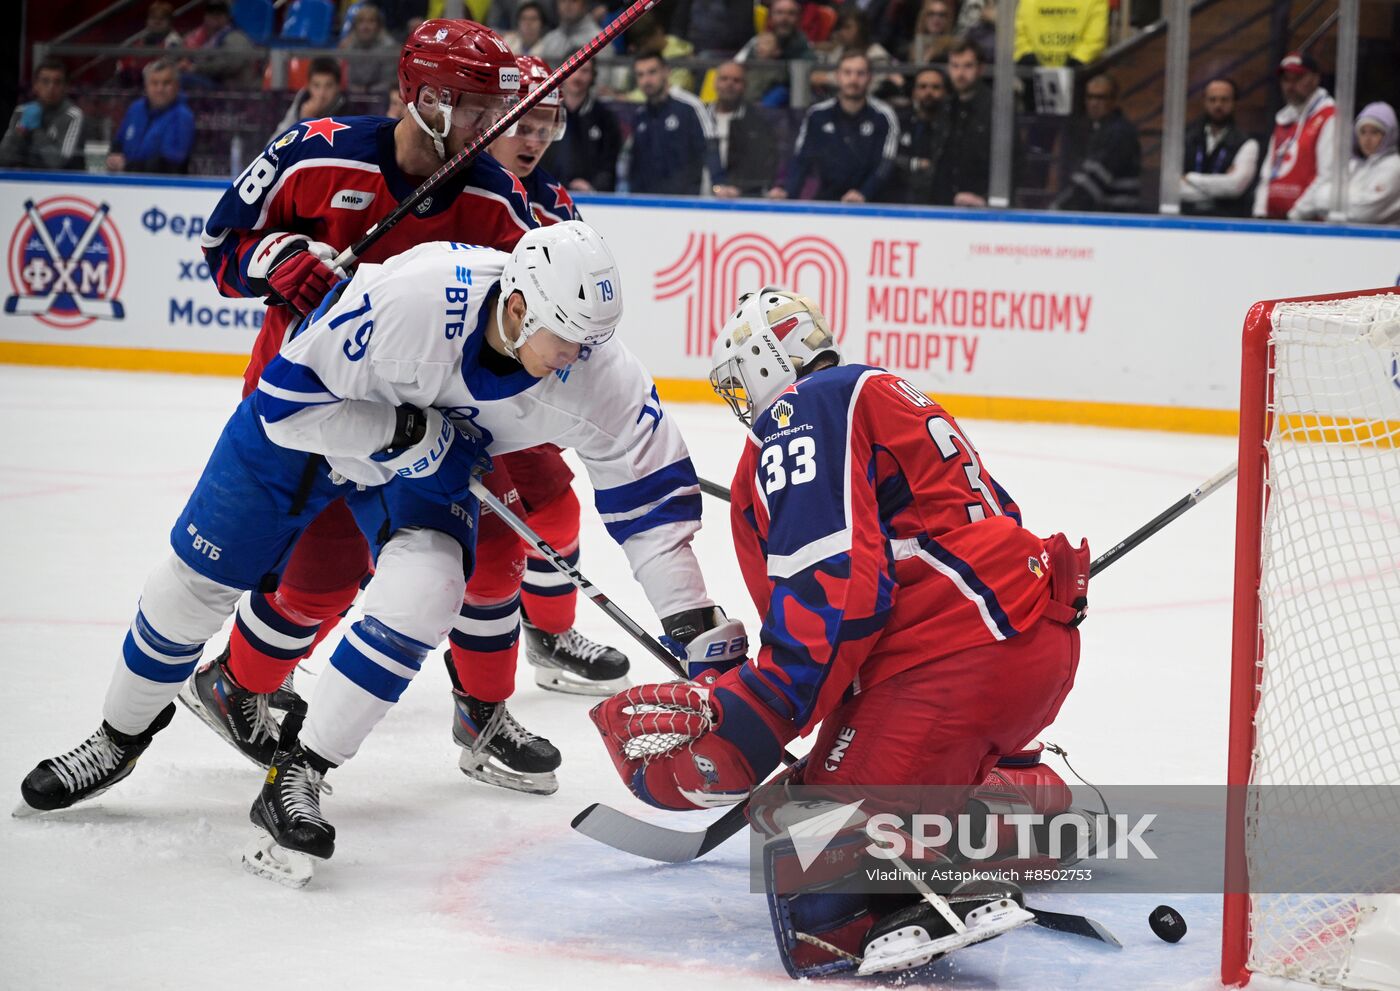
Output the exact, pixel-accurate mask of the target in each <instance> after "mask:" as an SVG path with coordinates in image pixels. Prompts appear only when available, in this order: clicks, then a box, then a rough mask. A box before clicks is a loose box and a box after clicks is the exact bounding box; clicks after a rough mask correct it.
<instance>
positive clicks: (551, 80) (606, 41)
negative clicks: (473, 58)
mask: <svg viewBox="0 0 1400 991" xmlns="http://www.w3.org/2000/svg"><path fill="white" fill-rule="evenodd" d="M656 4H657V0H636V2H635V3H633V4H632V5H631V6H629V7H628V8H627V9H626V10H624V11H623V12H622V13H620V14H618V15H617V17H616V18H615V19H614V20H612V21H609V22H608V26H607V27H605V28H603V30H602V31H600V32H598V35H597V36H596V37H595V38H594V39H593V40H592V41H590V42H589V43H588V44H586V45H584V46H583V47H582V48H580V49H579V50H578V51H576V52H574V54H572V55H570V56H569V57H568V58H566V59H565V60H564V61H563V63H562V64H561V65H560V66H559V68H557V69H555V70H554V71H553V72H551V73H550V74H549V75H548V76H547V77H546V78H545V80H544V82H542V83H540V84H539V85H538V86H536V87H535V88H534V89H532V90H530V92H529V93H526V94H525V96H524V97H522V98H521V99H520V100H519V101H518V102H516V103H514V104H512V105H511V107H510V109H509V110H507V111H506V112H505V113H504V114H502V115H501V119H500V120H498V121H496V123H494V124H492V125H491V126H490V127H488V128H487V129H486V130H484V131H482V132H481V133H480V134H479V135H477V138H476V140H475V141H473V142H472V143H471V144H469V145H467V146H466V147H465V148H463V149H462V150H461V151H459V152H457V154H455V155H453V156H452V157H451V158H449V159H448V160H447V161H446V162H443V163H442V166H441V167H440V168H439V169H438V170H437V171H436V172H434V173H433V174H432V175H430V176H428V178H427V179H425V180H424V181H423V185H421V186H419V187H418V188H417V189H415V190H414V191H413V192H412V193H411V194H410V195H409V197H408V199H406V200H404V201H403V202H401V203H400V204H399V205H398V206H396V207H394V209H393V211H392V212H391V213H390V214H389V215H388V216H387V217H385V218H384V219H383V220H381V221H379V222H378V223H376V224H374V226H372V227H371V228H370V229H369V230H367V231H365V232H364V234H363V235H361V237H360V239H359V240H358V241H356V242H355V243H354V244H352V245H351V246H350V247H348V248H346V249H345V250H344V251H342V252H341V253H340V254H339V255H337V256H336V259H335V263H336V265H338V266H340V267H341V268H347V267H348V266H350V265H353V264H354V263H355V259H356V258H359V257H360V256H361V255H363V254H364V253H365V252H366V251H368V250H369V249H370V247H371V246H372V245H373V244H374V242H376V241H378V240H379V239H380V238H381V237H383V236H384V235H385V234H387V233H388V232H389V229H390V228H391V227H393V226H394V225H395V224H397V223H398V222H399V221H400V220H402V219H403V218H404V217H406V216H408V215H409V214H410V213H412V212H413V209H414V208H415V207H416V206H418V204H419V203H421V202H423V199H424V197H426V196H428V195H429V194H430V193H432V191H433V190H435V189H437V188H438V187H439V186H441V185H442V184H443V183H444V182H446V181H447V180H448V179H451V178H452V177H453V176H454V175H457V174H458V173H460V172H461V171H462V170H463V169H465V168H466V167H467V166H468V165H470V164H471V162H472V161H473V160H474V159H475V158H476V157H477V156H478V155H480V154H481V153H482V152H483V151H485V150H486V147H487V146H488V145H489V144H491V142H493V141H495V140H496V139H497V138H499V137H501V136H502V135H503V134H505V133H506V132H507V131H509V130H510V129H511V128H512V127H514V126H515V122H516V121H518V120H519V119H520V118H521V117H524V116H525V115H526V114H527V113H529V112H530V110H531V109H533V108H534V106H535V105H536V104H537V103H539V102H540V101H541V100H543V99H544V98H545V96H547V95H548V94H549V93H550V92H552V91H553V90H554V89H555V88H556V87H558V85H559V84H560V83H562V82H563V81H564V80H565V79H568V78H569V77H570V76H572V75H573V74H574V72H575V70H577V69H578V67H579V66H581V65H583V63H585V62H587V61H588V60H589V59H591V58H592V57H593V56H595V55H597V54H598V53H599V52H601V51H602V50H603V49H604V48H606V47H607V46H608V45H610V44H612V42H613V39H615V38H616V37H617V36H618V35H620V34H622V32H624V31H626V30H627V29H628V28H630V27H631V26H632V25H633V24H634V23H635V22H636V20H637V18H639V17H641V16H642V15H643V14H645V13H646V12H647V11H648V10H650V9H651V8H652V7H654V6H656ZM614 618H615V617H614ZM629 632H630V631H629ZM634 635H635V634H634Z"/></svg>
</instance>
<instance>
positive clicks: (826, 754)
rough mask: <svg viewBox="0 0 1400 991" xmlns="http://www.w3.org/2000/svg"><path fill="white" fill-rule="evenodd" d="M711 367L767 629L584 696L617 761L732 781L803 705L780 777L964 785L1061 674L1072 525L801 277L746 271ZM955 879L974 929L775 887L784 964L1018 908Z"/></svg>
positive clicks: (722, 783)
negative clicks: (652, 680)
mask: <svg viewBox="0 0 1400 991" xmlns="http://www.w3.org/2000/svg"><path fill="white" fill-rule="evenodd" d="M711 384H712V385H713V386H714V388H715V390H716V391H717V392H718V393H719V394H720V395H721V396H722V397H724V398H725V399H726V400H727V401H728V402H729V404H730V406H731V407H732V408H733V410H734V412H735V413H736V414H737V415H738V416H739V418H740V420H741V421H743V423H744V425H745V426H746V428H747V429H748V437H747V439H746V443H745V445H744V452H743V455H742V456H741V458H740V461H739V465H738V469H737V470H736V472H735V475H734V480H733V488H732V507H731V513H732V515H731V522H732V526H733V532H734V543H735V548H736V551H737V554H738V559H739V563H740V566H741V568H742V570H743V574H744V580H745V583H746V584H747V586H748V588H749V593H750V595H751V596H752V598H753V601H754V603H755V605H756V607H757V609H758V612H759V615H760V616H761V617H762V620H763V626H762V635H761V644H762V646H761V648H760V649H759V651H758V653H757V656H756V657H754V658H753V659H752V660H750V661H748V662H746V663H742V664H740V665H739V666H737V667H733V668H731V669H729V670H723V671H721V670H716V671H712V672H710V673H709V674H708V675H705V676H702V677H701V678H699V679H697V680H695V681H691V682H673V683H671V684H666V685H642V686H638V687H636V688H632V689H629V690H627V691H626V692H623V693H621V694H619V695H617V696H615V697H614V698H612V699H609V700H608V701H606V702H603V703H601V704H600V705H598V706H597V707H596V708H595V709H594V711H593V713H592V715H593V719H594V722H595V723H596V724H597V725H598V727H599V729H600V730H601V732H602V734H603V737H604V740H605V743H606V744H607V745H608V748H609V752H610V754H611V755H612V757H613V760H614V763H615V764H616V765H617V768H618V770H619V772H620V773H621V775H622V777H623V780H624V781H625V782H626V783H627V785H628V787H629V788H630V789H631V790H632V791H633V793H634V794H636V795H637V796H638V797H639V798H641V799H642V800H643V801H646V802H648V803H650V804H652V805H655V806H658V807H661V808H669V809H678V810H683V809H691V808H702V807H706V806H711V805H715V804H721V803H723V802H725V801H731V802H732V801H737V800H740V799H742V798H743V797H745V796H747V795H748V794H749V792H750V790H751V789H752V788H753V787H754V786H755V785H757V784H758V783H759V782H760V781H762V780H763V779H764V778H766V777H767V776H768V774H769V772H771V771H772V770H773V769H774V768H775V767H776V765H777V764H778V761H779V757H780V754H781V752H782V748H783V746H784V745H785V744H786V743H787V742H788V741H790V740H792V739H793V738H794V737H796V736H798V735H799V734H804V735H805V734H807V733H811V732H813V731H814V730H817V728H818V726H820V729H819V730H818V731H817V738H816V741H815V743H814V745H813V747H812V750H811V756H810V758H809V759H806V760H804V761H802V762H801V763H800V764H798V765H797V767H796V768H795V769H794V770H793V771H790V772H788V777H787V778H786V779H785V780H786V781H787V782H788V783H791V784H800V785H808V786H818V787H821V788H829V787H834V786H851V787H853V788H864V787H878V786H900V788H901V789H906V788H909V787H911V786H948V787H950V788H952V789H954V790H955V794H956V795H958V796H959V804H960V802H961V799H962V797H964V796H966V795H967V794H968V793H970V792H971V791H972V789H973V787H974V786H975V785H977V784H978V783H979V782H983V781H984V780H985V779H986V778H987V776H988V775H989V773H993V774H996V773H997V772H996V771H994V769H995V768H996V766H997V764H998V760H999V758H1000V757H1001V755H1008V754H1015V753H1017V752H1018V751H1022V750H1023V748H1025V747H1026V746H1027V745H1028V744H1029V743H1031V741H1033V739H1034V738H1035V736H1036V734H1037V733H1038V732H1039V731H1040V730H1042V729H1043V728H1044V727H1045V726H1046V725H1048V724H1049V723H1050V722H1051V721H1052V720H1053V719H1054V717H1055V714H1056V713H1057V712H1058V710H1059V708H1060V705H1061V703H1062V702H1063V701H1064V699H1065V696H1066V694H1067V693H1068V692H1069V690H1070V687H1071V685H1072V683H1073V679H1074V672H1075V668H1076V666H1077V663H1078V657H1079V634H1078V631H1077V629H1075V628H1074V627H1075V626H1076V625H1077V623H1078V621H1079V620H1080V619H1082V617H1083V613H1084V610H1085V608H1086V606H1087V597H1086V593H1087V574H1088V547H1087V544H1081V546H1080V547H1079V548H1072V547H1071V546H1070V545H1069V543H1068V542H1067V541H1066V540H1065V538H1064V537H1063V536H1062V535H1058V534H1057V535H1055V536H1054V537H1051V538H1049V539H1048V540H1043V539H1041V538H1040V537H1038V536H1036V535H1035V534H1034V533H1032V532H1031V531H1029V530H1027V529H1025V528H1024V527H1023V526H1022V525H1021V515H1020V509H1019V507H1018V506H1017V505H1016V503H1015V502H1014V501H1013V500H1012V499H1011V497H1010V495H1009V494H1008V493H1007V492H1006V491H1005V490H1004V489H1003V488H1002V487H1001V486H1000V485H998V484H997V483H996V481H995V480H994V479H993V478H992V476H991V474H990V473H989V472H988V471H987V469H986V468H985V466H983V464H982V462H981V460H980V458H979V456H978V454H977V451H976V449H975V448H974V447H973V445H972V443H971V442H970V441H969V440H968V439H967V436H966V434H965V433H964V432H963V430H962V429H961V428H960V427H959V425H958V424H957V422H956V421H955V420H954V419H953V417H952V416H951V415H950V414H949V413H948V412H947V411H946V410H944V409H943V408H942V407H941V406H940V405H939V404H938V403H936V402H934V401H933V400H931V399H929V398H928V397H927V396H925V395H924V394H923V393H921V392H920V391H919V390H917V389H916V388H914V387H913V386H911V385H910V384H909V383H908V382H906V381H904V380H903V379H902V378H900V377H899V376H898V375H894V374H892V373H890V372H887V371H885V370H883V369H880V368H872V367H868V366H864V365H854V364H846V363H844V362H843V360H842V358H841V354H840V351H839V348H838V346H837V343H836V338H835V336H834V334H833V333H832V331H831V329H830V328H829V327H828V325H827V322H826V319H825V317H824V316H823V315H822V314H821V312H820V311H819V310H818V308H817V307H816V306H815V304H813V303H812V302H811V301H810V300H809V299H807V298H806V297H803V296H800V295H797V294H794V293H791V292H787V291H785V290H781V289H774V288H765V289H762V290H760V291H759V292H757V293H750V294H747V295H745V296H744V297H743V298H742V299H741V300H740V303H739V306H738V308H737V310H736V311H735V312H734V314H733V315H732V316H731V318H730V319H729V321H728V323H727V324H726V325H725V327H724V328H723V330H722V331H721V332H720V335H719V337H718V339H717V340H716V343H715V349H714V358H713V362H712V371H711ZM663 733H664V734H674V735H671V736H666V737H662V736H658V734H663ZM678 740H679V741H681V742H680V743H679V744H678V743H677V742H676V741H678ZM663 746H669V748H670V749H667V750H665V751H664V752H662V753H660V754H657V753H656V750H659V749H661V748H662V747H663ZM1045 770H1046V771H1048V769H1045ZM1017 777H1018V772H1004V773H1002V775H1001V777H1000V778H998V780H1001V781H1006V780H1010V781H1012V782H1015V781H1016V779H1017ZM1048 777H1049V778H1053V779H1054V781H1058V778H1055V777H1054V775H1053V772H1049V775H1048ZM1021 780H1022V782H1023V783H1024V784H1025V786H1026V787H1025V791H1026V793H1027V794H1025V795H1024V796H1023V797H1025V798H1026V800H1027V804H1030V805H1035V804H1037V802H1038V801H1042V800H1043V799H1044V795H1043V794H1042V795H1039V796H1037V795H1035V794H1034V792H1035V790H1036V785H1037V784H1038V783H1045V781H1046V780H1047V779H1046V778H1044V777H1041V775H1040V773H1039V771H1038V770H1037V769H1031V770H1030V771H1028V772H1026V774H1025V776H1024V777H1023V778H1022V779H1021ZM1012 790H1013V792H1015V791H1016V788H1015V786H1014V784H1013V789H1012ZM767 791H768V789H765V792H767ZM1065 791H1067V789H1065ZM846 794H850V792H849V791H848V792H846ZM845 800H846V801H849V799H845ZM769 880H770V885H771V881H772V879H771V877H770V879H769ZM771 891H772V888H771V886H770V892H771ZM1000 896H1001V893H1000V892H998V893H997V894H996V895H995V896H993V897H994V898H1000ZM954 901H955V902H956V904H955V905H954V906H953V908H952V910H953V911H955V912H956V913H957V914H958V915H959V916H960V917H961V916H964V915H966V918H965V919H964V928H966V929H968V930H969V933H961V934H959V933H956V932H953V930H952V928H951V927H950V925H949V923H948V922H947V916H946V915H944V914H942V913H941V912H939V911H935V910H934V904H933V901H932V899H927V898H926V899H923V900H921V901H919V902H918V903H917V904H914V905H908V904H907V903H906V904H905V905H903V906H902V907H901V908H900V909H899V910H898V911H894V912H886V913H884V914H883V915H882V914H881V912H880V911H879V906H880V903H878V902H875V901H872V900H870V899H868V898H867V897H866V896H860V895H853V896H838V895H822V894H811V893H808V894H801V895H797V896H786V895H780V894H777V895H775V894H770V906H771V907H772V908H773V911H774V915H775V923H776V924H775V932H776V933H777V934H778V942H779V950H780V953H781V956H782V959H783V962H784V965H785V966H786V967H787V969H788V971H789V973H791V974H792V975H793V976H805V975H808V974H820V973H829V972H832V971H834V970H841V969H851V968H852V967H854V966H856V965H857V964H859V965H860V966H861V969H862V972H869V971H870V970H882V969H898V967H899V966H907V965H910V963H909V961H917V960H920V959H922V960H923V961H925V962H926V961H927V960H928V959H930V955H937V954H936V953H932V954H930V953H921V951H922V950H924V949H927V948H929V947H936V946H943V947H955V946H960V945H966V943H968V942H973V941H976V939H979V938H987V937H989V936H991V935H998V934H999V933H1000V932H1002V931H1005V929H1007V928H1011V927H1014V926H1015V925H1020V924H1024V923H1025V922H1028V921H1030V916H1029V915H1028V914H1026V913H1025V912H1023V911H1021V910H1020V909H1019V908H1017V909H1015V910H1014V911H1013V910H1012V908H1011V907H1007V908H1004V909H1003V908H997V907H996V904H1001V903H1000V902H996V903H994V902H993V900H992V898H978V897H970V898H968V897H964V898H962V899H954ZM943 907H944V908H947V907H948V903H947V902H946V901H945V902H944V903H943ZM979 910H980V911H979ZM974 922H975V923H976V925H974ZM979 927H980V928H979ZM797 932H801V933H802V934H803V936H804V937H811V938H810V939H809V938H796V937H794V934H795V933H797ZM813 939H815V940H816V942H813ZM938 940H942V941H943V942H941V943H940V942H938ZM911 942H912V944H913V950H912V952H911V950H910V944H911ZM819 943H820V944H827V945H828V946H835V947H837V948H838V949H839V950H840V951H841V952H840V953H832V952H830V950H829V949H826V948H822V946H820V945H818V944H819ZM901 961H902V962H901Z"/></svg>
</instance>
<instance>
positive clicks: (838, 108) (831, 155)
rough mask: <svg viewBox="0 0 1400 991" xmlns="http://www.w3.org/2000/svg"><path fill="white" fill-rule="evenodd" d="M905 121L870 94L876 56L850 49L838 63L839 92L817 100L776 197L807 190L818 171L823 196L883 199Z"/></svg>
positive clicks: (772, 193)
mask: <svg viewBox="0 0 1400 991" xmlns="http://www.w3.org/2000/svg"><path fill="white" fill-rule="evenodd" d="M898 150H899V123H898V121H897V120H896V119H895V116H894V111H893V110H891V109H890V108H889V106H888V105H887V104H886V103H884V102H882V101H880V100H876V99H874V98H873V97H871V96H870V59H869V58H867V57H866V55H865V53H864V52H848V53H847V54H845V55H843V56H841V61H840V62H839V63H837V66H836V97H835V98H834V99H831V100H823V101H822V102H821V103H816V104H813V105H812V108H811V109H810V110H808V111H807V116H806V117H805V118H803V120H802V129H801V130H799V131H798V132H797V145H796V148H795V149H794V153H793V160H792V165H791V166H790V167H789V170H788V177H787V182H786V183H784V184H783V185H781V186H774V187H773V188H772V189H770V190H768V195H769V196H770V197H771V198H773V199H788V198H791V197H797V196H800V195H801V194H802V187H803V186H804V185H805V184H806V182H807V176H808V175H809V174H811V173H812V172H815V173H816V175H817V193H816V198H817V199H819V200H840V201H841V202H842V203H867V202H870V201H873V200H876V199H878V198H879V196H880V193H881V191H882V189H883V188H884V185H885V181H886V180H887V179H888V178H889V176H890V173H891V172H892V171H893V169H894V162H895V155H896V153H897V152H898Z"/></svg>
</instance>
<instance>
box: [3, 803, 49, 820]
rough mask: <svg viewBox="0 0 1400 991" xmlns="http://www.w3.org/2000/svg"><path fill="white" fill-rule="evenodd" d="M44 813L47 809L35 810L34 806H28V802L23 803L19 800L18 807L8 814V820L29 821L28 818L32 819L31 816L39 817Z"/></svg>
mask: <svg viewBox="0 0 1400 991" xmlns="http://www.w3.org/2000/svg"><path fill="white" fill-rule="evenodd" d="M46 811H48V810H47V809H36V808H35V807H34V806H32V805H30V804H29V803H28V802H26V801H24V800H22V799H21V801H20V803H19V804H18V805H16V806H15V810H14V811H13V812H11V813H10V818H11V819H29V818H32V817H33V816H37V815H41V814H42V813H44V812H46Z"/></svg>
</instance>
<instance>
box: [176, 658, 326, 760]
mask: <svg viewBox="0 0 1400 991" xmlns="http://www.w3.org/2000/svg"><path fill="white" fill-rule="evenodd" d="M228 655H229V651H228V648H227V647H225V648H224V652H223V653H222V654H220V655H219V656H218V657H216V658H215V659H214V660H212V661H209V662H208V663H207V664H203V665H201V666H200V668H199V669H198V670H197V671H195V673H194V675H193V676H191V678H190V680H189V681H187V682H185V684H184V686H183V687H182V688H181V689H180V695H179V698H180V701H181V702H182V703H184V705H185V707H186V708H188V709H189V710H190V711H191V712H193V713H194V714H195V715H196V716H198V717H199V718H200V720H201V721H202V722H203V723H204V725H206V726H208V727H209V728H210V729H212V730H213V731H214V732H215V733H217V734H219V737H220V738H221V739H222V740H224V741H225V742H226V743H228V744H229V745H230V746H231V747H233V748H234V749H235V750H237V751H238V752H239V753H241V754H242V755H243V756H244V757H247V758H248V759H249V760H251V761H252V762H253V763H254V764H257V765H258V766H259V767H264V768H265V767H268V766H270V765H271V764H272V758H273V755H274V754H275V753H276V752H277V738H278V735H279V734H280V732H281V724H280V723H279V722H278V720H277V718H276V717H275V716H274V715H273V714H272V710H274V709H280V710H282V711H283V712H297V713H305V712H306V703H305V702H304V701H303V700H302V698H301V696H299V695H298V694H297V693H296V690H295V689H294V688H293V687H292V675H290V674H289V675H287V679H286V680H285V681H284V682H282V684H281V686H280V687H279V688H278V689H277V691H275V692H273V693H272V694H271V695H260V694H258V693H257V692H250V691H248V690H247V689H246V688H244V687H243V686H242V685H240V684H239V683H238V682H236V681H234V679H233V675H232V673H230V671H229V669H228Z"/></svg>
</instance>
